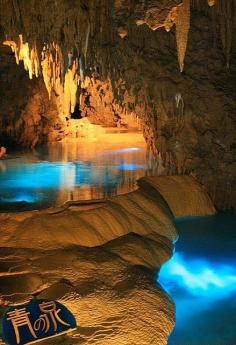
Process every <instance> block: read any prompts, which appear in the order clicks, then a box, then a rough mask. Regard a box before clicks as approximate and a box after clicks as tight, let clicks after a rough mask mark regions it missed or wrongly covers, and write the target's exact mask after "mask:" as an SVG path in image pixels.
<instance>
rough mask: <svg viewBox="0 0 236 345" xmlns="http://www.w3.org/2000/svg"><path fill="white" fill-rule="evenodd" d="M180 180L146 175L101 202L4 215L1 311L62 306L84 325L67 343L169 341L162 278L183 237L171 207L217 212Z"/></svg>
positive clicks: (192, 184) (169, 309) (169, 312)
mask: <svg viewBox="0 0 236 345" xmlns="http://www.w3.org/2000/svg"><path fill="white" fill-rule="evenodd" d="M174 180H175V183H176V184H177V186H176V188H174V189H173V180H172V179H170V178H168V177H167V178H166V177H160V178H158V177H157V178H155V179H151V180H150V179H149V178H147V179H146V180H145V179H144V180H143V181H142V183H141V187H140V188H139V189H138V190H137V191H135V192H132V193H129V194H126V195H121V196H116V197H113V198H111V199H109V200H107V201H103V202H101V203H96V204H91V205H85V206H76V205H74V206H71V207H69V208H68V207H67V208H63V207H62V208H58V209H49V210H47V211H34V212H24V213H14V214H9V213H8V214H3V213H2V214H0V224H1V240H0V247H1V261H0V301H1V304H2V306H6V305H7V304H9V303H23V302H25V301H27V300H29V299H30V298H31V297H32V296H36V298H48V299H52V300H55V299H57V300H59V301H61V302H62V303H63V304H64V305H66V306H67V307H68V308H69V309H70V310H71V311H72V313H73V314H74V315H75V317H76V319H77V324H78V328H77V329H76V331H75V332H74V333H72V334H70V335H68V336H66V337H64V339H62V340H61V341H62V343H63V344H71V343H73V344H80V343H81V341H82V342H83V344H91V343H93V344H97V345H103V344H105V343H106V344H109V345H112V344H117V343H122V344H126V345H130V344H132V345H136V344H142V345H149V344H158V345H159V344H160V345H161V344H166V343H167V338H168V336H169V334H170V332H171V330H172V328H173V326H174V306H173V302H172V301H171V300H170V299H169V297H168V296H167V294H166V293H165V292H164V291H163V290H162V288H161V287H160V286H159V285H158V283H157V281H156V278H157V272H158V270H159V269H160V267H161V265H162V264H163V263H164V262H165V261H167V260H168V259H169V258H170V256H171V255H172V250H173V241H175V240H176V238H177V234H176V231H175V227H174V223H173V220H174V216H173V214H172V211H171V210H170V208H169V206H168V204H167V202H169V203H170V206H171V208H172V210H173V212H175V213H176V215H179V214H180V213H181V214H185V215H192V214H193V210H194V214H195V215H202V214H205V215H207V214H212V213H213V212H214V207H213V205H212V204H211V203H210V201H209V200H208V197H207V196H206V194H205V192H204V191H203V190H201V188H200V186H199V185H198V184H197V183H196V181H194V179H193V178H189V177H175V178H174ZM186 180H187V182H188V189H190V190H191V193H184V194H183V195H184V202H182V201H181V198H182V195H181V191H183V192H184V190H185V184H186ZM160 186H164V188H163V189H161V188H160ZM174 193H175V196H174V198H175V199H178V200H177V202H178V201H180V205H179V208H178V210H177V211H176V210H175V209H174V208H173V204H172V194H174ZM177 193H178V197H179V198H178V197H177ZM200 202H201V203H202V204H201V207H200V208H199V204H200ZM187 204H190V205H191V209H190V208H189V207H188V208H186V205H187ZM181 207H182V209H181ZM203 211H204V212H203Z"/></svg>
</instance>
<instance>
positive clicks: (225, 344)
mask: <svg viewBox="0 0 236 345" xmlns="http://www.w3.org/2000/svg"><path fill="white" fill-rule="evenodd" d="M235 227H236V215H234V214H219V215H217V216H214V217H206V218H201V219H186V220H181V221H179V222H177V228H178V231H179V234H180V237H179V241H178V242H177V243H176V252H175V253H174V255H173V257H172V259H171V260H170V261H169V262H167V263H166V264H165V265H164V266H163V267H162V269H161V272H160V276H159V281H160V283H161V284H162V286H163V287H164V288H165V290H166V291H167V292H168V293H169V295H170V296H171V297H172V298H173V300H174V302H175V305H176V321H177V322H176V327H175V330H174V332H173V333H172V335H171V337H170V339H169V342H168V344H169V345H231V344H232V345H233V344H236V332H235V327H234V325H235V322H236V298H235V297H236V254H235V253H236V235H235Z"/></svg>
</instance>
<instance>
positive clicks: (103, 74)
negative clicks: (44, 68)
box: [0, 0, 236, 207]
mask: <svg viewBox="0 0 236 345" xmlns="http://www.w3.org/2000/svg"><path fill="white" fill-rule="evenodd" d="M188 2H190V0H184V6H186V4H187V3H188ZM209 3H211V4H213V2H209ZM0 6H1V8H0V13H1V17H0V23H1V24H0V26H1V30H0V31H1V34H2V37H4V38H6V35H7V38H8V39H9V38H11V39H15V40H16V39H17V36H18V34H19V33H21V34H22V35H23V36H24V39H25V40H26V41H27V42H29V44H36V45H37V47H38V49H39V51H40V49H42V47H43V44H44V42H45V41H46V42H49V43H50V42H53V41H54V42H57V43H58V44H60V47H61V51H62V56H63V66H64V69H66V65H68V56H67V54H68V51H71V50H73V54H74V55H78V56H82V57H83V73H84V74H85V75H86V76H88V78H89V79H90V81H91V80H94V75H96V78H97V86H98V84H99V83H100V84H101V85H102V87H104V86H105V85H108V86H109V92H107V93H106V92H105V95H103V94H102V95H100V96H99V97H100V101H99V100H98V98H99V97H98V96H96V95H95V97H94V99H93V97H90V103H89V105H88V104H86V102H84V99H83V96H81V98H82V105H83V109H82V110H83V115H89V116H91V119H93V121H94V122H95V123H98V122H99V121H102V120H101V118H100V116H101V115H99V114H101V112H102V113H103V114H105V115H104V116H103V121H104V122H106V124H107V125H112V124H115V123H117V115H116V113H118V117H119V114H121V113H122V112H124V113H125V114H127V115H128V116H129V114H132V116H134V118H136V117H138V118H139V119H140V122H141V124H142V127H143V131H144V136H145V138H146V140H147V142H148V145H149V146H150V147H151V149H152V150H153V151H154V152H155V153H156V154H161V156H162V158H163V161H164V164H166V166H168V167H169V172H170V173H178V174H191V175H193V176H195V177H196V178H197V179H198V180H199V181H200V182H202V183H203V184H204V185H205V187H206V188H207V190H208V192H209V193H210V195H211V197H212V198H213V200H214V201H215V203H216V204H217V206H218V207H231V206H234V207H235V205H236V194H235V184H236V182H235V181H236V179H235V176H236V162H235V148H236V138H235V129H236V116H235V115H236V106H235V96H236V89H235V81H234V80H235V77H236V63H235V61H236V59H235V56H236V39H235V37H233V35H232V33H233V30H234V29H235V26H236V21H235V18H234V17H235V13H236V10H235V9H236V1H235V0H229V1H227V2H224V1H223V0H218V1H216V4H215V6H212V7H209V6H208V4H207V1H205V0H194V1H191V21H190V28H189V29H188V23H187V22H188V19H186V16H185V17H183V21H182V22H181V21H180V23H179V24H178V25H179V26H178V25H177V37H178V32H179V35H180V36H181V35H182V36H183V42H181V43H182V45H180V47H179V48H178V50H177V49H176V28H175V25H173V24H174V23H176V22H178V21H177V19H176V11H178V8H181V6H183V5H181V1H177V0H175V1H174V0H169V1H168V0H162V1H156V0H149V1H141V0H140V1H131V0H127V1H122V0H114V1H105V0H99V1H82V0H81V1H73V0H70V1H69V0H61V1H59V2H58V1H57V2H54V1H46V0H42V1H40V2H38V1H34V0H30V1H26V0H21V1H18V2H17V1H15V0H14V1H12V2H9V1H6V0H2V1H1V3H0ZM170 14H171V15H170ZM181 23H183V25H182V27H181ZM172 26H173V27H172ZM178 30H179V31H178ZM167 31H168V32H167ZM186 37H187V38H188V42H187V50H186V56H185V59H183V56H182V57H181V58H180V56H178V55H180V52H181V49H182V50H184V48H183V47H184V46H185V45H186ZM35 42H36V43H35ZM180 48H181V49H180ZM177 52H178V54H177ZM181 54H182V53H181ZM183 64H184V70H183V72H182V73H181V72H180V69H183ZM179 65H180V66H179ZM32 82H33V83H36V81H35V80H33V81H32ZM111 89H112V90H111ZM105 90H106V88H105ZM85 91H86V92H87V93H89V94H90V96H91V94H92V93H93V91H94V90H93V87H92V88H91V84H90V89H89V87H87V88H86V87H85ZM29 92H31V91H29ZM86 97H87V96H86ZM106 98H108V102H106ZM45 99H46V98H45ZM107 103H109V108H110V110H112V114H113V118H111V122H109V121H110V120H109V114H106V111H105V112H104V111H103V110H104V109H107V108H106V105H107ZM110 110H109V111H110ZM113 110H114V111H113ZM20 118H21V116H20Z"/></svg>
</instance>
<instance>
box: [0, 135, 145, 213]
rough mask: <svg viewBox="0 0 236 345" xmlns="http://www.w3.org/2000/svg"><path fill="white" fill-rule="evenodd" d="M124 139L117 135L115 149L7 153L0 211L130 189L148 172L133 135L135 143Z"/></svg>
mask: <svg viewBox="0 0 236 345" xmlns="http://www.w3.org/2000/svg"><path fill="white" fill-rule="evenodd" d="M117 135H118V134H115V136H116V138H117ZM127 135H128V134H119V137H118V138H119V140H117V139H116V142H115V143H112V142H109V141H108V140H107V141H105V142H99V143H98V142H88V141H86V140H81V141H78V142H75V143H64V144H63V143H57V144H55V145H51V146H49V147H42V148H40V149H37V150H34V151H33V152H32V151H28V152H14V153H10V154H9V155H8V157H7V158H8V159H5V160H1V161H0V211H5V210H7V211H9V210H12V211H19V210H30V209H38V208H44V207H49V206H54V205H59V204H63V203H64V202H65V201H67V200H88V199H100V198H101V199H102V198H107V197H110V196H113V195H116V194H122V193H126V192H129V191H131V190H134V189H136V180H137V179H138V178H140V177H142V176H144V175H145V174H147V173H148V174H152V169H151V168H150V166H148V162H147V157H146V145H145V143H144V139H143V137H142V136H141V134H140V136H139V135H138V134H135V137H134V141H135V143H132V134H131V137H130V136H129V135H128V136H129V137H127ZM108 138H110V137H108ZM128 139H129V140H128Z"/></svg>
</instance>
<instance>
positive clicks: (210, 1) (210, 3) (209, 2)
mask: <svg viewBox="0 0 236 345" xmlns="http://www.w3.org/2000/svg"><path fill="white" fill-rule="evenodd" d="M207 2H208V5H209V6H210V7H212V6H214V5H215V3H216V0H207Z"/></svg>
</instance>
